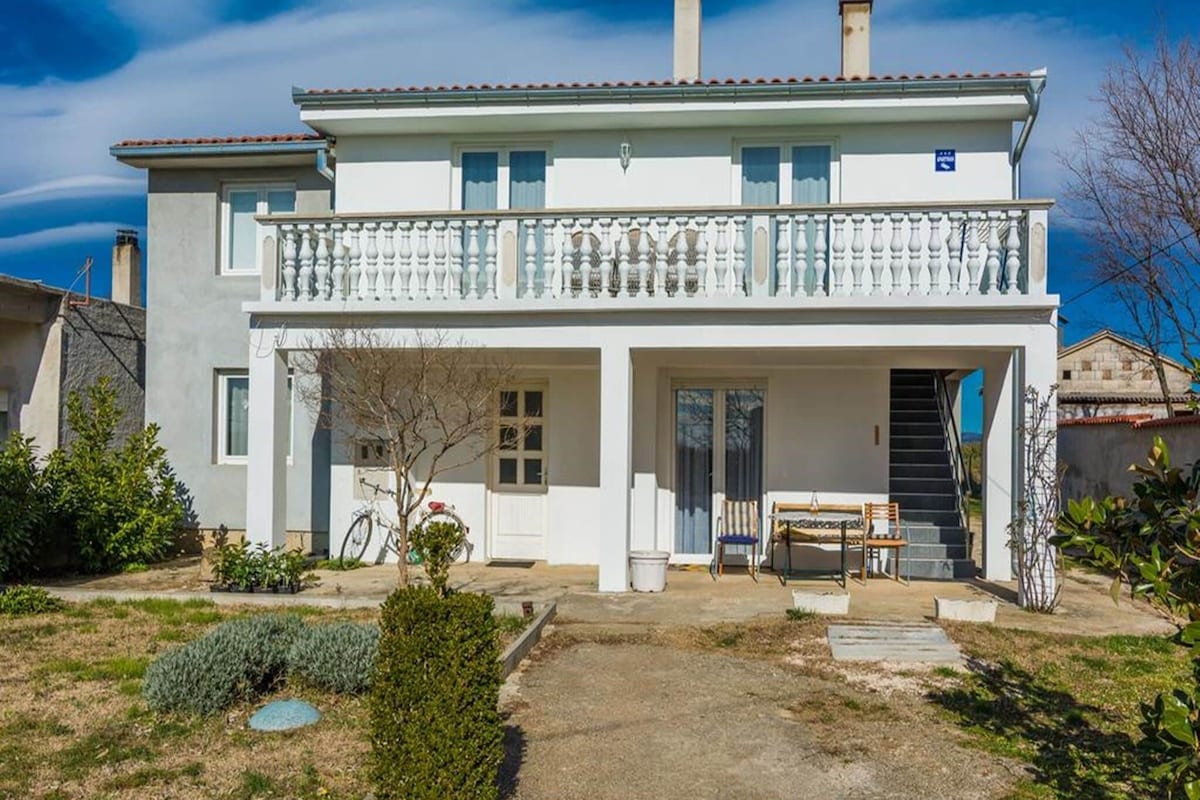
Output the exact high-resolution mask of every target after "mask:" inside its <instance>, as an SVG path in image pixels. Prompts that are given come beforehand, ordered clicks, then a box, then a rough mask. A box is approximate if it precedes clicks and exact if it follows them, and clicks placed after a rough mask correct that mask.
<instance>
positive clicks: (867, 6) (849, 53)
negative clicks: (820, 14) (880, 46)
mask: <svg viewBox="0 0 1200 800" xmlns="http://www.w3.org/2000/svg"><path fill="white" fill-rule="evenodd" d="M874 5H875V3H874V0H839V5H838V13H839V14H841V17H842V77H843V78H866V77H869V76H870V74H871V8H872V6H874Z"/></svg>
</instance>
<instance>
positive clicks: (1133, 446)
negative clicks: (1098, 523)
mask: <svg viewBox="0 0 1200 800" xmlns="http://www.w3.org/2000/svg"><path fill="white" fill-rule="evenodd" d="M1155 436H1161V437H1162V438H1163V441H1165V442H1166V443H1167V447H1168V448H1169V449H1170V452H1171V463H1172V464H1178V465H1186V464H1190V463H1192V462H1193V461H1195V460H1196V459H1198V458H1200V418H1195V417H1191V418H1180V419H1176V420H1170V421H1164V422H1163V423H1157V424H1156V423H1153V422H1151V423H1149V424H1141V425H1139V424H1136V423H1130V422H1128V421H1116V422H1099V421H1097V422H1085V423H1082V424H1080V423H1076V424H1065V425H1064V424H1060V425H1059V427H1058V460H1059V463H1060V464H1062V465H1064V466H1066V474H1065V477H1064V479H1063V499H1064V501H1065V500H1078V499H1079V498H1081V497H1106V496H1108V495H1122V496H1126V497H1128V496H1130V495H1131V490H1132V487H1133V483H1134V481H1135V480H1136V478H1137V475H1136V474H1135V473H1133V472H1130V471H1129V467H1130V466H1131V465H1132V464H1141V463H1145V461H1146V454H1147V452H1148V451H1149V449H1150V445H1151V443H1152V442H1153V441H1154V437H1155ZM1064 505H1065V504H1064Z"/></svg>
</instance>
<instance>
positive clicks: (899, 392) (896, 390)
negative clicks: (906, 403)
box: [890, 384, 937, 408]
mask: <svg viewBox="0 0 1200 800" xmlns="http://www.w3.org/2000/svg"><path fill="white" fill-rule="evenodd" d="M890 394H891V398H892V400H893V401H896V400H926V401H928V402H930V403H933V406H934V408H937V396H936V395H935V394H934V393H933V387H932V386H928V387H925V386H896V385H895V384H892V390H891V392H890Z"/></svg>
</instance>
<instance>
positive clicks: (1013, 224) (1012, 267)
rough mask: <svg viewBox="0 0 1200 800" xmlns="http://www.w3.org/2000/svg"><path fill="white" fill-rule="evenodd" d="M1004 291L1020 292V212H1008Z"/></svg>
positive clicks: (1006, 292)
mask: <svg viewBox="0 0 1200 800" xmlns="http://www.w3.org/2000/svg"><path fill="white" fill-rule="evenodd" d="M1004 249H1005V250H1006V251H1007V252H1006V254H1005V255H1006V257H1005V259H1004V293H1005V294H1020V292H1021V287H1020V285H1019V284H1018V278H1019V276H1020V274H1021V212H1020V211H1009V212H1008V238H1007V239H1006V241H1005V242H1004Z"/></svg>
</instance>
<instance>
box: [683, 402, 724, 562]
mask: <svg viewBox="0 0 1200 800" xmlns="http://www.w3.org/2000/svg"><path fill="white" fill-rule="evenodd" d="M715 395H716V393H715V392H714V391H713V390H712V389H678V390H676V392H675V552H676V553H688V554H701V553H711V552H712V519H713V518H712V500H713V420H714V417H713V398H714V397H715Z"/></svg>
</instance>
